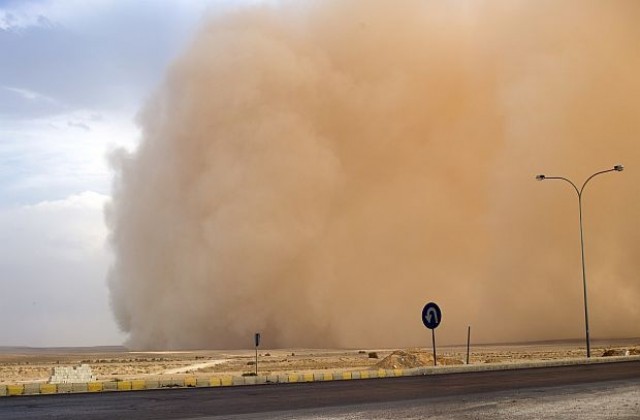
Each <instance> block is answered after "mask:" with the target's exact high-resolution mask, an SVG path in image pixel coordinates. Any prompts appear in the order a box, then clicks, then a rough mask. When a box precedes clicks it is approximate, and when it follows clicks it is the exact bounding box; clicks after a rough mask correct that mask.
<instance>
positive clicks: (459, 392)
mask: <svg viewBox="0 0 640 420" xmlns="http://www.w3.org/2000/svg"><path fill="white" fill-rule="evenodd" d="M639 378H640V362H635V361H634V362H618V363H606V364H593V365H583V366H563V367H551V368H536V369H522V370H509V371H492V372H473V373H463V374H448V375H432V376H416V377H402V378H385V379H368V380H351V381H334V382H313V383H305V384H278V385H258V386H242V387H226V388H193V389H171V390H151V391H129V392H111V393H98V394H64V395H41V396H20V397H3V398H0V418H2V419H25V418H44V417H46V418H60V419H74V418H77V419H80V418H82V419H86V418H136V419H159V418H162V419H177V418H194V417H210V416H225V415H227V416H228V415H234V414H236V415H237V414H249V413H268V412H275V411H282V410H299V409H322V408H329V407H340V406H348V405H355V404H359V405H362V404H372V403H378V404H379V403H385V402H388V403H395V402H400V401H410V400H429V399H438V398H443V397H460V398H462V397H464V396H467V395H473V394H477V393H499V392H504V391H517V390H523V389H527V388H538V389H544V388H547V387H563V386H575V385H580V384H591V383H598V382H607V381H623V380H637V379H639ZM252 417H253V416H252Z"/></svg>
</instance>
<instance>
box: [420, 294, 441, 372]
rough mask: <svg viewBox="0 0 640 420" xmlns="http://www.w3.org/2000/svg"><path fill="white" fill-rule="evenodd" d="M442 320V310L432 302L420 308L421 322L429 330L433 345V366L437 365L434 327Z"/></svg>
mask: <svg viewBox="0 0 640 420" xmlns="http://www.w3.org/2000/svg"><path fill="white" fill-rule="evenodd" d="M441 321H442V311H440V308H439V307H438V305H436V304H435V303H434V302H429V303H427V304H426V305H424V308H422V323H423V324H424V326H425V327H427V328H428V329H430V330H431V344H432V346H433V366H437V365H438V362H437V356H436V331H435V330H436V328H438V325H440V322H441Z"/></svg>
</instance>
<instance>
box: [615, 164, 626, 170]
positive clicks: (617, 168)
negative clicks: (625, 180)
mask: <svg viewBox="0 0 640 420" xmlns="http://www.w3.org/2000/svg"><path fill="white" fill-rule="evenodd" d="M613 169H614V170H616V171H618V172H622V171H624V165H620V164H618V165H616V166H614V167H613Z"/></svg>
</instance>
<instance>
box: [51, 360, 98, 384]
mask: <svg viewBox="0 0 640 420" xmlns="http://www.w3.org/2000/svg"><path fill="white" fill-rule="evenodd" d="M95 380H96V377H95V376H93V374H92V372H91V367H90V366H89V365H85V364H82V365H80V366H60V367H54V368H53V375H51V379H49V383H51V384H78V383H87V382H93V381H95Z"/></svg>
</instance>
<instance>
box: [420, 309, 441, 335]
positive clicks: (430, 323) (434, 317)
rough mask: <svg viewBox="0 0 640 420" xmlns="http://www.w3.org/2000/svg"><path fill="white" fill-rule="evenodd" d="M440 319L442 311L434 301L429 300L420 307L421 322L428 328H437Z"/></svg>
mask: <svg viewBox="0 0 640 420" xmlns="http://www.w3.org/2000/svg"><path fill="white" fill-rule="evenodd" d="M440 321H442V311H440V308H439V307H438V305H436V304H435V303H434V302H429V303H427V304H426V305H424V308H422V323H423V324H424V326H425V327H427V328H429V329H430V330H434V329H436V328H438V325H440Z"/></svg>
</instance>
